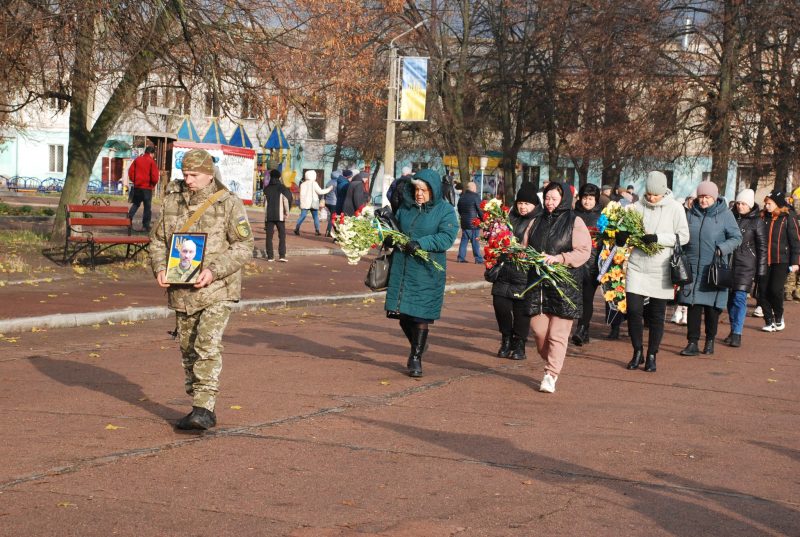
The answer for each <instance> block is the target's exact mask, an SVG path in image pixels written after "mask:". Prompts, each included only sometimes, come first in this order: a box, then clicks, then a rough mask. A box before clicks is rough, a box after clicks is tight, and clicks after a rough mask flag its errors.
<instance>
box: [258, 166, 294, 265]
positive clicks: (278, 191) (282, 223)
mask: <svg viewBox="0 0 800 537" xmlns="http://www.w3.org/2000/svg"><path fill="white" fill-rule="evenodd" d="M291 199H292V191H291V190H289V189H288V188H287V187H286V185H284V184H283V181H281V172H280V171H278V170H270V171H269V184H267V185H266V186H265V187H264V228H265V229H266V232H267V241H266V242H267V244H266V245H267V261H274V260H275V251H274V249H273V246H272V237H273V235H274V233H275V228H278V255H279V256H280V258H279V259H278V260H279V261H281V262H282V263H285V262H286V217H287V216H288V215H289V209H290V207H291V201H290V200H291Z"/></svg>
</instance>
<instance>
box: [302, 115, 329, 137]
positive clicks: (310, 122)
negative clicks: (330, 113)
mask: <svg viewBox="0 0 800 537" xmlns="http://www.w3.org/2000/svg"><path fill="white" fill-rule="evenodd" d="M326 123H327V122H326V120H325V113H324V112H309V113H308V117H307V118H306V128H307V130H308V138H309V139H310V140H324V139H325V125H326Z"/></svg>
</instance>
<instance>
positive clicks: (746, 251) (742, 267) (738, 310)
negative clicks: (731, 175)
mask: <svg viewBox="0 0 800 537" xmlns="http://www.w3.org/2000/svg"><path fill="white" fill-rule="evenodd" d="M733 216H734V217H735V218H736V223H737V225H738V226H739V231H740V232H741V234H742V243H741V244H740V245H739V246H738V247H737V248H736V250H734V252H733V259H732V261H731V270H732V271H733V287H731V292H730V294H729V296H728V318H729V319H730V323H731V333H730V334H728V337H726V338H725V339H724V340H723V343H726V344H727V345H730V346H731V347H740V346H741V345H742V330H743V328H744V318H745V316H746V314H747V295H748V294H750V292H751V291H752V290H753V283H754V282H755V280H756V278H762V277H763V276H765V275H766V273H767V246H768V245H767V242H768V240H767V224H766V222H764V220H763V219H762V218H761V211H760V208H759V206H758V204H757V203H756V202H755V192H753V191H752V190H750V189H749V188H746V189H744V190H742V191H741V192H739V195H738V196H736V203H735V204H734V211H733Z"/></svg>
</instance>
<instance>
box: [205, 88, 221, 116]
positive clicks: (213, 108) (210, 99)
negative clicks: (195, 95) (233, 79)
mask: <svg viewBox="0 0 800 537" xmlns="http://www.w3.org/2000/svg"><path fill="white" fill-rule="evenodd" d="M204 113H205V115H206V117H219V100H218V99H217V97H216V96H215V95H214V93H213V92H211V91H208V92H206V103H205V108H204Z"/></svg>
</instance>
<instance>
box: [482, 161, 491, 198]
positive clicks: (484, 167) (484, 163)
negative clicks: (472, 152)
mask: <svg viewBox="0 0 800 537" xmlns="http://www.w3.org/2000/svg"><path fill="white" fill-rule="evenodd" d="M480 164H481V199H483V171H484V170H485V169H486V166H488V165H489V157H487V156H485V155H484V156H482V157H481V158H480Z"/></svg>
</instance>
